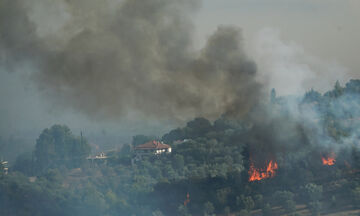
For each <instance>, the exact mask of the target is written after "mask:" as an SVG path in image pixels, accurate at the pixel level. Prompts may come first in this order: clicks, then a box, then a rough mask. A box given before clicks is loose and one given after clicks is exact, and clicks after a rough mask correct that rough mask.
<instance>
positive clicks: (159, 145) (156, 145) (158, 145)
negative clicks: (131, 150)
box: [135, 140, 171, 149]
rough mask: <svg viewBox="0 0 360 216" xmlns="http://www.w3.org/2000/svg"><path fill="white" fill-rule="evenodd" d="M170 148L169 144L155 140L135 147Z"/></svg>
mask: <svg viewBox="0 0 360 216" xmlns="http://www.w3.org/2000/svg"><path fill="white" fill-rule="evenodd" d="M169 148H171V147H170V146H169V145H167V144H164V143H161V142H159V141H155V140H153V141H150V142H147V143H144V144H142V145H138V146H136V147H135V149H169Z"/></svg>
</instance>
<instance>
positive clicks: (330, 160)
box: [321, 154, 336, 166]
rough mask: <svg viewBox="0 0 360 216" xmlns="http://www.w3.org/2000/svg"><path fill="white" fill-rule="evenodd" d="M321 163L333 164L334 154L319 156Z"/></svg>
mask: <svg viewBox="0 0 360 216" xmlns="http://www.w3.org/2000/svg"><path fill="white" fill-rule="evenodd" d="M321 160H322V163H323V165H326V166H332V165H334V164H335V161H336V160H335V154H331V155H330V156H327V157H321Z"/></svg>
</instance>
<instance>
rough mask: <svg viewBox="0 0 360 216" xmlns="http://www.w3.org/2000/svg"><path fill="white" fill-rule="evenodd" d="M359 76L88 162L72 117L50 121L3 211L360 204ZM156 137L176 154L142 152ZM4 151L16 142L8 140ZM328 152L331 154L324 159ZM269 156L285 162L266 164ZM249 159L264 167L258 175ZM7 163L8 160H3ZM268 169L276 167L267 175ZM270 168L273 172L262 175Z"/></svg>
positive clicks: (313, 210)
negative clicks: (68, 121) (66, 122)
mask: <svg viewBox="0 0 360 216" xmlns="http://www.w3.org/2000/svg"><path fill="white" fill-rule="evenodd" d="M359 99H360V80H351V81H349V82H348V83H347V84H346V86H345V87H342V86H340V84H339V83H336V85H335V87H334V89H333V90H331V91H328V92H326V93H325V94H320V93H319V92H316V91H315V90H310V91H309V92H307V93H306V94H305V95H304V96H303V97H300V98H296V99H294V98H290V97H277V96H276V93H275V90H273V91H272V93H271V96H270V99H269V100H268V101H264V103H262V105H257V107H254V108H253V109H252V110H251V111H250V112H248V113H247V114H246V115H244V116H243V117H241V118H230V117H228V116H227V115H224V116H222V117H221V118H219V119H217V120H216V121H214V122H210V121H209V120H207V119H205V118H201V117H199V118H195V119H194V120H192V121H190V122H188V123H187V124H186V126H185V127H182V128H177V129H174V130H172V131H170V132H168V133H167V134H165V135H163V136H162V137H155V136H144V135H137V136H134V139H133V143H132V144H125V145H123V146H122V148H121V149H120V150H118V151H112V152H107V158H106V160H103V161H102V160H99V161H96V162H94V161H90V160H88V159H87V157H88V155H89V154H90V150H91V149H90V145H89V143H88V141H87V139H86V138H85V137H77V136H75V135H74V134H72V132H71V131H70V129H69V128H68V127H67V126H61V125H54V126H52V127H51V128H49V129H45V130H44V131H43V132H42V133H41V135H40V136H39V138H38V139H37V141H36V145H35V147H34V149H33V150H31V151H29V152H28V153H24V154H21V155H19V156H18V157H17V160H16V161H15V162H13V163H12V164H11V166H10V169H9V173H8V174H5V173H4V172H2V170H3V169H0V171H1V173H0V214H1V215H144V216H145V215H146V216H148V215H157V216H160V215H282V214H288V215H319V214H328V213H336V212H341V211H355V210H356V209H358V208H359V206H360V175H359V164H360V150H359V137H358V136H359V134H358V130H359V122H360V111H359V110H360V109H359V108H360V100H359ZM154 139H157V140H159V141H163V142H164V143H167V144H170V145H171V147H172V152H171V154H161V155H148V156H143V157H142V158H141V160H137V161H134V160H133V159H134V154H135V153H134V147H135V146H138V145H140V144H143V143H145V142H147V141H150V140H154ZM0 144H1V145H0V147H1V150H2V153H4V152H6V151H7V149H8V148H9V147H8V146H9V145H8V144H7V141H6V140H1V143H0ZM324 160H325V161H330V163H324ZM269 161H273V163H276V164H277V168H276V169H274V170H272V171H271V175H270V174H269V173H267V172H269V171H267V170H266V167H267V166H268V163H269ZM251 166H253V167H255V168H256V169H257V170H260V171H261V172H263V173H265V174H260V175H259V176H260V177H259V178H257V179H255V180H251V178H250V175H251V172H250V170H251ZM0 168H1V167H0ZM255 168H254V169H255ZM266 174H268V175H266ZM262 176H267V177H264V178H262Z"/></svg>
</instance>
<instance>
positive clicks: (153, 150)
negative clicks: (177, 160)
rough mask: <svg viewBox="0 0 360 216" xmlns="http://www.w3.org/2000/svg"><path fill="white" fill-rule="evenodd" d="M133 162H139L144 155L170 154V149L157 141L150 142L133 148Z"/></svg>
mask: <svg viewBox="0 0 360 216" xmlns="http://www.w3.org/2000/svg"><path fill="white" fill-rule="evenodd" d="M134 150H135V158H134V159H135V161H138V160H141V158H142V156H146V155H149V156H151V155H161V154H170V153H171V147H170V146H169V145H167V144H164V143H163V142H159V141H155V140H153V141H150V142H147V143H144V144H142V145H138V146H136V147H135V149H134Z"/></svg>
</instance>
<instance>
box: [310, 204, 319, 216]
mask: <svg viewBox="0 0 360 216" xmlns="http://www.w3.org/2000/svg"><path fill="white" fill-rule="evenodd" d="M321 207H322V205H321V202H319V201H314V202H310V203H308V208H309V209H310V212H311V214H312V215H314V216H317V215H320V210H321Z"/></svg>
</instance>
